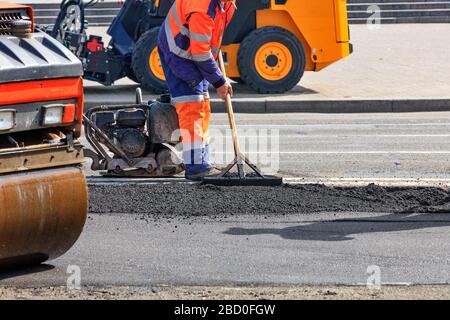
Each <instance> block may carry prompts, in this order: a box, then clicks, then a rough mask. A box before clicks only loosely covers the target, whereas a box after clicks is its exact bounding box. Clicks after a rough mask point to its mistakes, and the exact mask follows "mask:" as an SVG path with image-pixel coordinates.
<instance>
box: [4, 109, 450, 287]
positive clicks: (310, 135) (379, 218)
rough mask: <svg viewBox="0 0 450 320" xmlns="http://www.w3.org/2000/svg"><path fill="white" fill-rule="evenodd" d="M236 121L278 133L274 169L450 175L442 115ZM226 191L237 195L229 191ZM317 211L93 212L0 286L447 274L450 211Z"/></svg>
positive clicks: (447, 120) (322, 280) (356, 280)
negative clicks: (64, 245) (67, 240)
mask: <svg viewBox="0 0 450 320" xmlns="http://www.w3.org/2000/svg"><path fill="white" fill-rule="evenodd" d="M237 118H238V122H239V127H240V128H241V129H243V130H244V133H247V134H248V135H249V136H251V135H252V134H254V133H255V132H251V131H247V132H245V131H246V130H249V129H255V130H261V129H273V130H278V132H279V137H280V140H279V142H280V143H279V150H280V153H279V154H278V152H273V153H275V154H276V156H277V157H279V168H278V171H279V172H281V173H282V174H283V175H286V176H296V177H307V178H312V179H327V180H330V179H337V180H339V179H340V178H348V179H350V180H351V179H360V178H364V179H366V180H367V181H377V179H378V180H380V179H381V180H382V179H394V180H395V179H398V180H399V181H403V179H415V180H417V179H419V182H420V181H421V180H420V179H425V181H426V180H432V181H447V180H448V179H449V170H448V169H449V164H448V158H449V156H450V145H449V142H448V138H449V136H450V113H418V114H350V115H349V114H346V115H335V114H333V115H320V114H289V115H281V114H278V115H238V117H237ZM225 127H226V118H225V116H222V115H214V126H213V128H222V129H223V128H225ZM249 132H250V133H249ZM257 135H258V134H257ZM243 139H244V137H243ZM275 141H276V140H275ZM216 144H217V142H216ZM229 147H231V146H229ZM247 151H248V152H249V153H250V157H253V158H254V160H255V161H257V162H260V161H261V159H260V158H258V157H256V155H257V154H258V152H260V153H261V150H259V151H258V150H256V151H255V150H253V152H252V150H250V149H249V150H247ZM223 152H227V151H226V149H224V151H223ZM255 152H256V153H255ZM264 152H265V151H264ZM269 164H270V162H269ZM114 191H115V189H114V186H111V195H112V196H116V197H119V198H120V197H123V198H127V197H128V196H129V194H126V193H125V194H124V193H120V192H119V193H117V195H115V193H114ZM149 196H151V195H149ZM443 197H444V198H445V195H443ZM228 199H230V198H228ZM234 199H235V201H239V193H236V196H235V198H234ZM300 200H301V199H300ZM403 200H405V199H403ZM406 200H407V199H406ZM416 200H417V199H416ZM419 200H420V199H419ZM204 201H210V199H205V200H204ZM198 205H199V206H201V203H198ZM262 205H263V204H262ZM168 208H170V206H169V207H168ZM168 210H170V209H168ZM125 211H126V210H125ZM323 211H324V212H318V213H309V214H305V213H304V212H301V211H300V212H296V213H290V214H287V215H277V214H266V215H264V214H262V215H252V216H250V215H241V214H239V212H234V213H233V215H229V216H226V215H225V216H222V217H220V218H218V217H214V216H200V217H199V216H197V217H186V216H183V217H176V216H175V217H164V216H161V217H153V218H151V216H142V215H140V214H130V212H132V208H130V210H129V212H119V213H115V214H112V215H111V214H110V215H108V214H91V215H90V218H89V220H88V223H87V226H86V230H85V232H84V233H83V235H82V237H81V239H80V241H79V242H78V243H77V244H76V246H75V247H74V248H73V249H72V250H71V251H70V252H69V253H68V254H66V255H65V256H64V257H62V258H59V259H57V260H55V261H51V262H49V263H48V264H46V265H43V266H41V267H38V268H33V269H31V270H21V271H18V272H15V273H3V274H1V275H0V279H1V280H0V285H7V286H9V285H11V286H26V287H30V286H64V285H65V284H66V281H67V279H68V277H69V275H68V274H67V268H68V267H69V266H71V265H75V266H79V267H80V270H81V276H82V284H83V285H86V286H87V285H92V286H100V287H105V286H109V285H113V286H114V285H117V286H119V285H124V286H151V285H158V284H179V285H181V284H188V285H189V284H192V285H243V284H276V285H283V284H286V285H305V284H312V285H319V284H328V285H336V284H347V285H352V284H365V283H366V282H367V279H368V277H369V276H370V274H368V270H369V271H370V272H372V275H373V272H374V270H378V271H379V275H380V277H381V278H380V280H381V282H382V283H385V284H386V283H388V284H411V283H413V284H442V283H445V284H448V283H449V282H450V281H449V279H450V277H449V274H450V266H449V261H450V254H449V252H450V250H449V249H450V248H449V244H450V213H446V212H441V213H439V214H431V213H427V214H401V213H395V214H393V213H386V212H371V213H368V212H352V213H346V212H336V211H333V210H331V209H330V210H326V209H325V210H323ZM353 211H354V210H353ZM149 212H151V203H150V204H149ZM262 213H264V212H262ZM368 268H369V269H368ZM378 271H377V274H378ZM370 272H369V273H370Z"/></svg>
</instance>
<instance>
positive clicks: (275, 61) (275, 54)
mask: <svg viewBox="0 0 450 320" xmlns="http://www.w3.org/2000/svg"><path fill="white" fill-rule="evenodd" d="M292 64H293V57H292V54H291V51H290V50H289V48H288V47H286V46H285V45H284V44H282V43H279V42H268V43H266V44H264V45H263V46H262V47H261V48H259V50H258V51H257V52H256V56H255V66H256V71H257V72H258V74H259V75H260V76H261V77H263V78H264V79H266V80H269V81H277V80H282V79H284V78H286V77H287V75H288V74H289V73H290V72H291V70H292Z"/></svg>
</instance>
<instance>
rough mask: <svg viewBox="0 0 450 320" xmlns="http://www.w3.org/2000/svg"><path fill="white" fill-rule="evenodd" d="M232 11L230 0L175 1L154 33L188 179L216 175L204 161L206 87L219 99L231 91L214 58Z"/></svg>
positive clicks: (207, 119)
mask: <svg viewBox="0 0 450 320" xmlns="http://www.w3.org/2000/svg"><path fill="white" fill-rule="evenodd" d="M235 10H236V5H235V2H234V0H175V2H174V4H173V6H172V8H171V9H170V11H169V14H168V15H167V17H166V20H165V22H164V23H163V25H162V27H161V31H160V33H159V39H158V49H159V55H160V58H161V64H162V67H163V69H164V73H165V76H166V81H167V85H168V87H169V92H170V96H171V101H172V105H174V106H175V108H176V110H177V114H178V118H179V125H180V129H181V134H182V139H183V140H182V142H183V161H184V164H185V166H186V172H185V175H186V178H187V179H190V180H200V179H202V178H203V177H206V176H214V175H217V174H219V173H220V170H219V169H217V168H215V167H214V166H213V165H212V163H211V160H210V150H209V145H208V129H209V123H210V118H211V106H210V99H209V93H208V87H209V84H211V85H212V86H213V87H214V88H216V90H217V94H218V95H219V97H221V98H222V99H225V98H226V96H227V94H230V95H233V88H232V86H231V84H230V82H229V80H227V79H225V77H224V76H223V74H222V72H221V71H220V69H219V66H218V63H217V57H218V54H219V52H220V47H221V44H222V38H223V34H224V31H225V28H226V27H227V25H228V24H229V23H230V21H231V19H232V17H233V14H234V12H235Z"/></svg>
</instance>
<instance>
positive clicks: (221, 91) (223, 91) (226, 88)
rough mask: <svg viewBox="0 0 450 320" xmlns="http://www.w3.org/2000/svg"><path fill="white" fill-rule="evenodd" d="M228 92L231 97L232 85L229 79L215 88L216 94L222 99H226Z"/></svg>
mask: <svg viewBox="0 0 450 320" xmlns="http://www.w3.org/2000/svg"><path fill="white" fill-rule="evenodd" d="M228 93H229V94H230V96H231V97H232V96H233V87H232V86H231V83H230V82H229V81H227V82H225V84H224V85H223V86H221V87H220V88H217V94H218V95H219V97H220V98H221V99H222V100H225V99H226V97H227V94H228Z"/></svg>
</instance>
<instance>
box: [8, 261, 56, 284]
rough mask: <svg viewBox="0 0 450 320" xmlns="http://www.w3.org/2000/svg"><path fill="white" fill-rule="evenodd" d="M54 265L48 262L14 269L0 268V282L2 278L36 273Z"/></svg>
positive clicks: (49, 268)
mask: <svg viewBox="0 0 450 320" xmlns="http://www.w3.org/2000/svg"><path fill="white" fill-rule="evenodd" d="M54 268H55V267H54V266H52V265H49V264H40V265H37V266H28V267H22V268H17V269H14V270H1V269H0V282H1V281H2V280H6V279H10V278H16V277H20V276H27V275H32V274H37V273H41V272H46V271H50V270H53V269H54Z"/></svg>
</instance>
